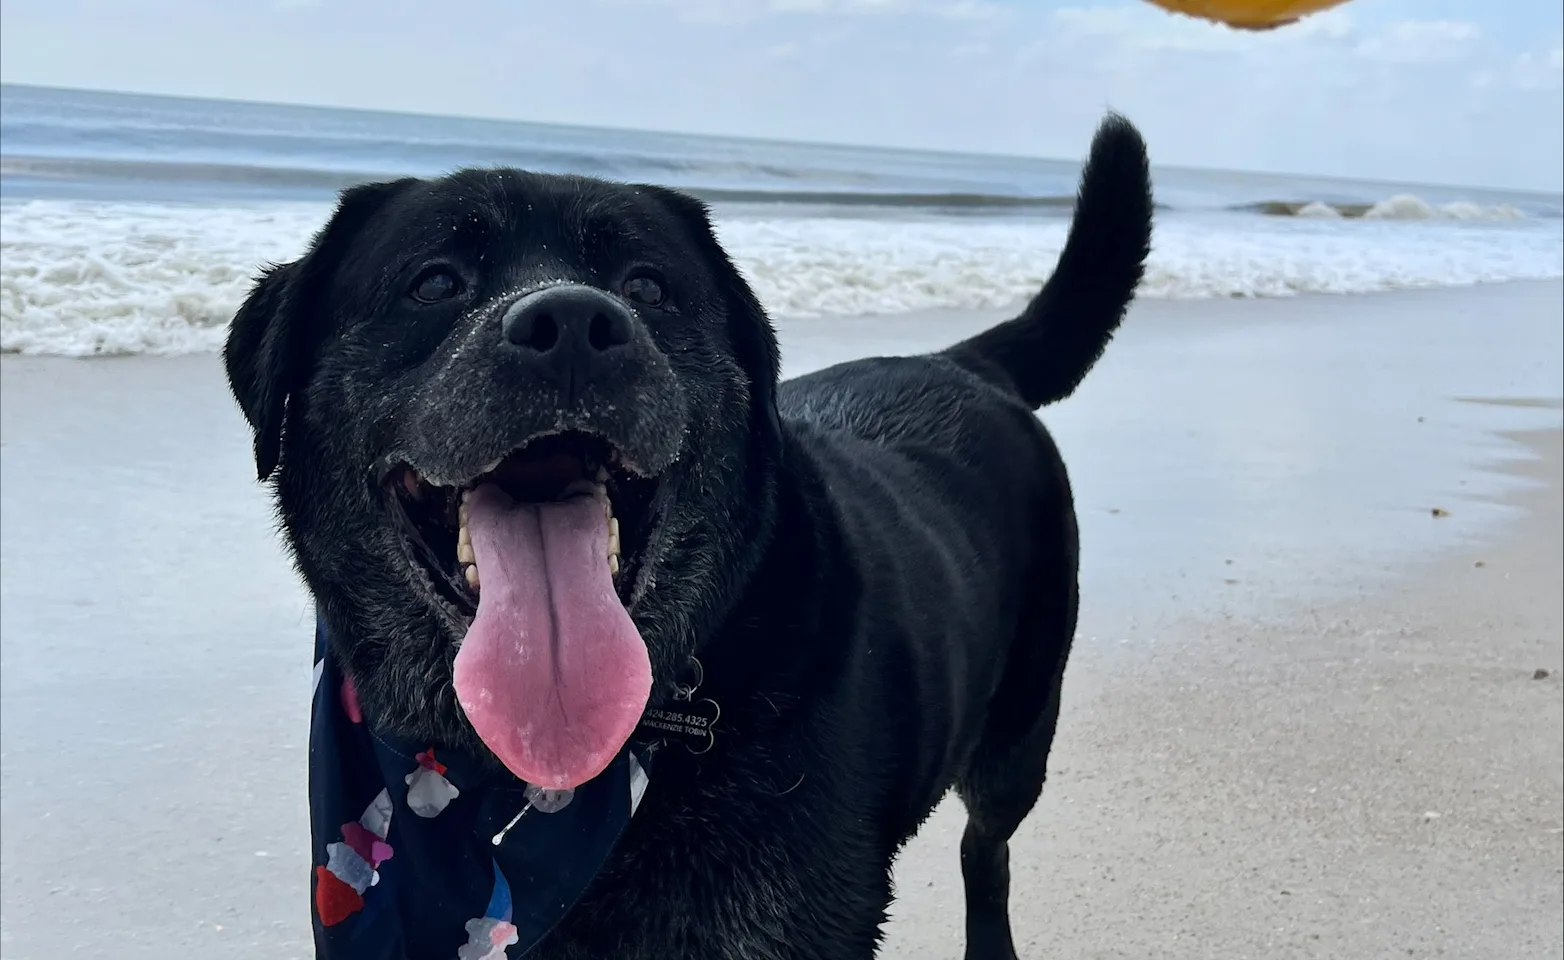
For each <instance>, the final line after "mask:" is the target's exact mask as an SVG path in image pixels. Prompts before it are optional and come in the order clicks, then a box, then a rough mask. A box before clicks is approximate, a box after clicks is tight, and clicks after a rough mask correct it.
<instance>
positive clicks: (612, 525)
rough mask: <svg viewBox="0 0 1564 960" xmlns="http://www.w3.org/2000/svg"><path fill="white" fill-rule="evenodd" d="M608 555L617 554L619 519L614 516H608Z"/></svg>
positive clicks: (615, 555)
mask: <svg viewBox="0 0 1564 960" xmlns="http://www.w3.org/2000/svg"><path fill="white" fill-rule="evenodd" d="M608 555H609V556H610V557H617V556H619V521H618V519H616V518H614V517H609V518H608Z"/></svg>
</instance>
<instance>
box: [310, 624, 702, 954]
mask: <svg viewBox="0 0 1564 960" xmlns="http://www.w3.org/2000/svg"><path fill="white" fill-rule="evenodd" d="M328 650H329V647H328V645H327V643H326V629H325V626H324V625H323V624H321V623H319V622H318V621H317V624H316V627H315V693H314V704H313V708H312V712H311V717H310V756H309V781H310V785H309V793H310V834H311V848H312V850H313V863H314V865H315V866H314V871H313V872H314V878H313V882H312V887H313V891H314V896H313V901H314V904H313V910H312V914H313V917H314V928H315V953H316V956H317V957H321V958H325V960H402V958H404V957H418V958H425V957H427V958H430V960H444V958H450V960H517V958H520V957H524V956H526V955H527V954H528V953H529V952H530V951H531V950H532V948H533V947H535V946H536V945H537V944H538V942H539V941H541V940H542V939H543V937H544V936H546V935H547V934H548V932H549V931H550V930H552V929H553V928H554V926H555V925H556V924H557V923H558V922H559V921H560V919H561V918H562V917H564V915H565V914H566V913H567V912H569V910H570V908H571V907H573V906H575V904H576V902H577V901H578V900H580V898H581V895H582V893H584V892H585V890H586V888H587V885H588V884H589V883H591V881H592V878H593V877H595V876H596V875H597V872H598V871H599V870H600V869H602V866H603V863H604V862H605V861H606V860H607V859H608V856H609V854H610V853H611V852H612V851H613V849H614V846H615V845H616V844H617V843H618V842H619V837H620V835H621V834H622V833H623V832H624V828H625V826H626V825H627V824H628V823H629V822H630V818H631V817H632V816H633V815H634V814H635V810H636V807H637V806H638V805H639V803H640V800H641V795H642V793H644V792H645V790H646V785H647V770H648V768H649V767H650V765H651V754H652V753H653V752H654V750H655V744H654V745H650V746H648V745H641V744H636V745H635V746H634V747H633V748H632V747H631V746H628V745H627V746H626V747H625V748H624V749H623V750H621V751H620V753H619V756H618V757H616V758H615V759H614V761H613V763H611V764H610V765H609V767H608V769H607V770H605V771H603V773H602V774H600V775H599V776H598V777H597V778H596V779H593V780H591V781H589V782H587V783H584V784H582V785H581V786H579V787H577V788H575V789H574V790H564V791H553V790H539V789H537V788H535V787H531V786H529V785H528V784H526V783H524V782H522V781H520V780H517V779H515V778H514V777H511V776H509V775H508V774H504V773H499V774H496V773H492V772H489V769H488V768H486V767H480V766H479V765H478V764H476V763H475V762H474V761H473V759H472V758H471V757H470V756H462V755H460V754H458V753H456V752H454V751H451V750H449V749H447V748H446V747H443V746H440V745H435V744H427V743H406V742H402V741H400V740H398V739H397V738H395V737H392V736H390V735H388V734H387V733H385V732H384V731H381V730H378V729H376V727H375V723H374V718H372V717H366V716H364V715H363V712H362V711H361V710H360V709H359V705H358V696H357V694H356V693H355V691H354V689H353V685H352V683H351V681H348V680H346V678H345V677H344V676H343V674H342V672H341V670H340V669H339V668H338V666H337V664H336V662H335V660H334V658H333V657H332V656H331V655H330V654H329V652H328ZM659 712H660V711H659ZM707 736H708V737H709V733H708V734H707ZM708 743H709V740H708Z"/></svg>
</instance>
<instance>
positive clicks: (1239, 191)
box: [0, 85, 1564, 357]
mask: <svg viewBox="0 0 1564 960" xmlns="http://www.w3.org/2000/svg"><path fill="white" fill-rule="evenodd" d="M1131 119H1134V118H1133V117H1132V118H1131ZM1156 146H1157V145H1156V143H1155V142H1154V141H1153V142H1151V143H1150V147H1151V151H1152V156H1153V159H1155V156H1156ZM1086 148H1087V144H1086V143H1085V142H1083V143H1082V144H1081V154H1082V155H1083V156H1084V154H1085V151H1086ZM485 165H512V166H520V167H526V168H529V169H533V170H543V171H556V172H571V173H581V174H590V175H595V176H601V177H608V178H611V179H616V180H627V181H643V182H654V183H662V184H667V185H670V186H675V187H680V188H683V189H686V190H689V191H691V192H693V193H695V194H697V195H699V196H701V197H703V198H704V199H706V200H708V201H709V202H710V203H711V204H712V205H713V209H714V212H715V215H716V220H717V228H718V232H719V234H720V238H721V240H722V241H723V243H724V244H725V245H726V246H727V248H728V250H729V251H730V253H731V254H732V255H733V258H734V260H735V261H736V262H737V263H738V265H739V267H740V269H741V270H742V271H743V272H744V273H745V275H746V276H747V277H748V278H749V280H750V282H751V283H752V285H753V286H754V288H755V290H756V292H757V293H758V294H759V296H760V298H761V300H762V302H763V303H764V304H765V305H766V307H767V308H768V310H770V312H771V313H772V314H773V315H775V316H777V317H779V318H782V319H783V320H784V321H785V319H786V318H789V317H820V316H827V317H831V316H840V317H844V318H851V317H861V316H866V315H885V314H900V313H907V312H912V311H921V310H938V309H972V308H994V307H1008V306H1011V305H1014V304H1018V303H1020V302H1022V301H1023V300H1024V299H1025V298H1026V297H1027V296H1028V295H1029V294H1030V293H1031V292H1032V291H1033V290H1035V289H1036V288H1037V286H1038V285H1039V284H1040V283H1041V282H1042V281H1043V280H1044V279H1045V278H1046V277H1047V275H1048V273H1049V271H1050V270H1051V269H1052V266H1053V262H1054V258H1055V257H1056V256H1057V254H1058V251H1059V248H1060V246H1061V244H1062V243H1063V240H1064V235H1065V230H1066V227H1067V225H1068V218H1069V213H1070V204H1071V199H1072V195H1073V192H1074V188H1075V180H1076V177H1077V176H1078V174H1079V162H1078V160H1074V159H1071V160H1044V159H1029V158H1019V157H993V156H976V155H969V154H960V153H929V152H915V151H904V150H891V149H878V148H869V147H849V146H829V145H818V144H802V143H782V142H767V141H758V140H741V139H731V138H720V137H707V136H694V135H684V134H672V133H654V132H646V131H629V130H607V129H595V128H589V127H568V126H551V125H543V124H530V123H518V122H508V121H494V120H474V119H459V118H452V117H433V116H415V115H409V114H394V113H379V112H367V111H358V110H339V109H324V108H314V107H294V106H281V105H273V104H261V103H243V102H229V101H215V100H196V99H182V98H171V97H153V96H140V95H128V94H118V93H100V92H84V91H69V90H58V89H49V88H40V87H27V86H17V85H0V350H3V351H4V352H8V353H27V354H48V355H61V356H81V357H86V356H99V355H114V354H137V353H153V354H170V353H194V352H205V351H211V350H214V349H216V348H217V347H218V346H219V345H220V344H221V342H222V338H223V335H224V331H225V328H226V325H227V322H228V320H229V318H230V317H231V316H232V314H233V311H234V310H235V308H236V307H237V306H238V304H239V302H240V300H241V299H242V297H243V296H244V293H245V291H246V289H247V288H248V286H249V283H250V280H251V278H252V277H253V276H254V275H255V272H256V270H257V268H258V267H259V266H260V265H261V264H263V263H265V262H269V261H281V260H287V259H291V258H293V257H295V256H297V255H298V254H299V253H300V252H302V250H303V247H304V245H305V244H306V243H307V242H308V240H309V238H310V236H311V235H312V234H313V232H314V231H315V230H316V229H317V228H318V227H319V226H320V225H321V223H322V222H323V220H324V218H325V216H326V215H327V213H328V211H329V209H330V205H331V202H332V198H333V196H334V195H335V193H336V191H337V190H339V189H341V188H342V187H343V186H345V185H348V184H350V183H354V182H357V181H362V180H366V179H377V178H384V177H390V176H398V175H405V174H423V175H433V174H438V173H441V172H442V171H446V170H450V169H453V168H456V167H459V166H485ZM1154 173H1155V182H1156V192H1157V201H1158V205H1159V214H1158V220H1157V226H1156V233H1155V239H1154V250H1153V252H1152V256H1151V260H1150V263H1149V269H1148V272H1147V278H1146V281H1145V284H1144V286H1143V287H1142V295H1143V296H1147V297H1158V298H1219V297H1280V296H1291V295H1296V294H1301V293H1324V292H1330V293H1362V292H1371V291H1380V290H1393V289H1403V288H1413V287H1439V286H1460V285H1468V284H1475V283H1493V282H1502V281H1506V280H1520V279H1548V278H1556V277H1560V276H1564V198H1561V197H1560V196H1558V195H1548V194H1532V193H1521V192H1510V191H1499V190H1491V189H1477V188H1462V187H1442V186H1428V185H1415V184H1395V183H1375V182H1359V181H1351V180H1337V179H1323V178H1309V177H1292V176H1277V175H1261V174H1252V173H1235V172H1224V171H1210V170H1190V169H1172V168H1161V167H1157V168H1155V170H1154Z"/></svg>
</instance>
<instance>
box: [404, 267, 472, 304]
mask: <svg viewBox="0 0 1564 960" xmlns="http://www.w3.org/2000/svg"><path fill="white" fill-rule="evenodd" d="M461 290H462V281H461V280H460V279H459V278H458V277H457V276H456V274H454V273H452V272H451V269H450V268H449V267H430V268H429V269H428V270H425V271H424V272H423V273H420V274H419V275H418V279H416V280H414V281H413V288H412V290H411V291H409V292H410V294H411V295H412V298H413V299H414V300H417V301H418V302H419V303H439V302H440V301H441V300H449V299H451V298H452V297H454V296H456V295H457V294H458V293H460V292H461Z"/></svg>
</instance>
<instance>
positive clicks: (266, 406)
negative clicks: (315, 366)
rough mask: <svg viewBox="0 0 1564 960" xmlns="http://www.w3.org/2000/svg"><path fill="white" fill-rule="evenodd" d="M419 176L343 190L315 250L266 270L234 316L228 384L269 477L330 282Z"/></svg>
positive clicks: (260, 470)
mask: <svg viewBox="0 0 1564 960" xmlns="http://www.w3.org/2000/svg"><path fill="white" fill-rule="evenodd" d="M414 182H415V181H414V180H412V179H404V180H396V181H392V182H388V183H369V184H363V185H361V186H356V187H350V188H348V189H347V190H344V191H343V192H342V196H341V197H340V198H339V199H338V201H337V209H336V212H335V213H333V214H332V216H331V219H330V220H329V221H327V223H326V225H325V227H323V228H322V229H321V230H320V232H319V233H317V234H315V239H314V241H313V242H312V243H311V244H310V248H309V251H308V252H307V253H305V255H304V256H303V257H301V258H300V259H298V260H295V261H294V262H292V263H285V264H281V265H277V266H272V267H270V268H268V269H267V270H265V271H264V272H263V273H262V274H261V276H260V277H259V278H258V279H257V280H256V281H255V285H254V286H253V287H251V289H250V294H249V296H247V297H246V298H245V300H244V303H243V304H242V305H241V306H240V307H239V312H238V313H236V314H235V315H234V319H233V323H232V325H231V326H230V327H229V329H228V342H227V343H226V344H225V345H224V347H223V364H224V366H225V367H226V368H227V371H228V386H229V388H230V389H231V390H233V395H234V399H235V400H237V401H239V409H241V410H243V411H244V418H245V419H246V420H248V421H249V422H250V428H251V429H252V430H253V431H254V432H255V469H256V474H257V476H258V477H259V478H260V479H262V480H265V479H266V478H267V477H269V476H271V474H272V471H273V470H275V469H277V463H278V460H279V459H280V458H281V455H282V435H283V430H284V429H285V421H286V420H287V411H288V398H289V397H290V396H292V394H293V393H294V391H296V390H298V389H300V388H301V387H303V386H304V383H305V382H306V380H307V379H308V377H309V365H310V358H311V356H312V355H313V353H314V348H315V346H316V345H318V343H319V341H320V337H321V336H323V335H324V333H325V330H324V325H325V324H324V320H323V318H322V316H321V314H320V311H321V309H322V306H323V304H324V300H325V282H326V280H327V279H328V278H329V277H330V275H331V271H332V270H333V268H335V266H336V265H337V263H338V262H340V261H341V259H342V257H343V254H344V253H345V252H346V250H347V247H348V244H349V243H350V242H351V241H352V239H353V237H354V236H356V235H357V234H358V232H359V230H360V229H361V228H362V227H363V226H364V224H365V222H366V221H367V220H368V219H369V218H370V216H372V215H373V214H374V213H375V211H377V210H379V209H380V208H381V207H382V206H383V205H384V204H385V202H386V201H387V200H389V199H390V198H391V197H392V196H394V195H396V194H397V193H399V192H401V191H402V190H403V189H405V188H406V187H407V186H408V185H409V184H411V183H414Z"/></svg>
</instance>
